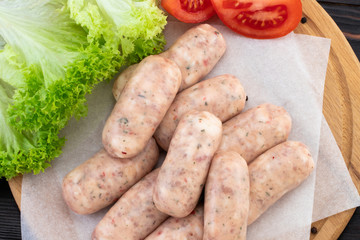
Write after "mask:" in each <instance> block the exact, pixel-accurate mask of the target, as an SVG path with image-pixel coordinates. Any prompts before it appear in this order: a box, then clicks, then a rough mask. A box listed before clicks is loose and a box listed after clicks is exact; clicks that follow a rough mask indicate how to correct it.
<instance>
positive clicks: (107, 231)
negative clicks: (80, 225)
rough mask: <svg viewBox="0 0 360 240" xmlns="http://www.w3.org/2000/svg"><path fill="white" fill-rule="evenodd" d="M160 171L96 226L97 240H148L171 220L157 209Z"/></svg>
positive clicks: (123, 198) (130, 193) (127, 194)
mask: <svg viewBox="0 0 360 240" xmlns="http://www.w3.org/2000/svg"><path fill="white" fill-rule="evenodd" d="M158 173H159V169H156V170H154V171H152V172H151V173H149V174H148V175H146V176H145V177H144V178H143V179H142V180H141V181H140V182H138V183H137V184H135V185H134V186H133V187H132V188H130V189H129V190H128V191H127V192H126V193H125V194H124V195H123V196H122V197H121V198H120V199H119V201H117V203H116V204H115V205H114V206H113V207H112V208H111V209H110V210H109V211H108V212H107V213H106V215H105V216H104V218H103V219H102V220H101V221H100V222H99V224H98V225H97V226H96V228H95V230H94V232H93V234H92V239H93V240H118V239H126V240H139V239H144V238H145V237H146V236H147V235H149V234H150V233H151V232H153V231H154V230H155V229H156V228H157V227H158V226H159V225H160V224H161V223H162V222H163V221H165V220H166V218H168V216H167V215H166V214H165V213H162V212H160V211H159V210H158V209H157V208H156V207H155V205H154V202H153V200H152V194H153V189H154V184H155V179H156V177H157V175H158Z"/></svg>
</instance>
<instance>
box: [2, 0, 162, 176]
mask: <svg viewBox="0 0 360 240" xmlns="http://www.w3.org/2000/svg"><path fill="white" fill-rule="evenodd" d="M165 24H166V18H165V16H164V14H163V13H162V11H161V10H160V9H158V8H157V6H156V4H155V3H154V2H153V1H147V0H146V1H129V0H119V1H115V0H103V1H78V0H74V1H72V0H69V1H68V2H66V1H61V0H55V1H54V0H29V1H20V0H13V1H11V0H4V1H1V2H0V26H1V27H0V36H1V37H0V49H1V50H0V64H1V68H0V81H1V82H0V83H1V84H0V94H1V95H2V97H1V98H0V101H1V102H0V114H1V115H0V121H1V122H0V123H1V125H0V137H1V143H0V177H3V176H4V177H6V178H11V177H13V176H16V175H17V174H19V173H27V172H33V173H35V174H36V173H39V172H40V171H43V170H44V169H45V168H46V167H48V166H50V164H49V162H50V161H51V160H52V159H53V158H55V157H57V156H59V155H60V154H61V147H62V146H63V144H64V142H65V139H64V138H59V137H58V135H59V132H60V130H61V129H62V128H64V127H65V126H66V124H67V123H68V121H69V119H70V118H72V117H76V118H80V117H83V116H85V115H86V113H87V105H86V98H85V96H86V95H87V94H90V93H91V91H92V89H93V88H94V86H96V84H97V83H99V82H100V81H103V80H106V79H111V78H112V77H113V76H114V75H115V74H116V73H117V72H118V71H119V69H120V68H121V67H122V66H124V65H129V64H132V63H134V62H138V61H140V60H141V59H142V58H144V57H146V56H148V55H151V54H157V53H159V52H160V51H161V50H162V49H163V47H164V45H165V40H164V36H163V35H162V30H163V28H164V26H165ZM5 93H6V94H5Z"/></svg>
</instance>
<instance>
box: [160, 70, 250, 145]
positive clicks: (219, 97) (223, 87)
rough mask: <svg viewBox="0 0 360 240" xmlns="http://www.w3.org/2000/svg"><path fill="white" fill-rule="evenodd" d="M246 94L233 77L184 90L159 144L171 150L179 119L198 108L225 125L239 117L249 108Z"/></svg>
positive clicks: (165, 123)
mask: <svg viewBox="0 0 360 240" xmlns="http://www.w3.org/2000/svg"><path fill="white" fill-rule="evenodd" d="M245 98H246V95H245V91H244V88H243V86H242V85H241V83H240V81H239V79H237V78H236V77H235V76H233V75H230V74H225V75H221V76H217V77H215V78H211V79H207V80H205V81H202V82H200V83H197V84H195V85H194V86H192V87H190V88H188V89H186V90H184V91H182V92H181V93H179V94H178V95H177V96H176V97H175V100H174V102H173V103H172V104H171V106H170V108H169V110H168V111H167V113H166V115H165V117H164V119H163V120H162V122H161V123H160V125H159V127H158V128H157V129H156V132H155V135H154V137H155V139H156V141H157V143H158V144H159V145H160V146H161V147H162V148H163V149H164V150H165V151H167V150H168V148H169V144H170V140H171V137H172V135H173V134H174V131H175V128H176V126H177V124H178V122H179V119H180V118H181V116H182V115H183V114H185V113H186V112H188V111H190V110H192V109H194V110H198V111H208V112H211V113H212V114H214V115H215V116H216V117H218V118H219V119H220V120H221V121H222V122H224V121H226V120H228V119H229V118H231V117H233V116H235V115H236V114H239V113H240V112H241V110H242V109H243V108H244V106H245Z"/></svg>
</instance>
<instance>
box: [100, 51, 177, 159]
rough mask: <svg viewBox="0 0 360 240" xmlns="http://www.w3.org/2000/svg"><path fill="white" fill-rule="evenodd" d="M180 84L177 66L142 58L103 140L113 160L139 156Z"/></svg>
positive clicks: (156, 59) (105, 129)
mask: <svg viewBox="0 0 360 240" xmlns="http://www.w3.org/2000/svg"><path fill="white" fill-rule="evenodd" d="M180 82H181V73H180V70H179V68H178V66H177V65H176V64H175V63H174V62H172V61H171V60H169V59H165V58H163V57H160V56H154V55H153V56H149V57H146V58H144V59H143V60H142V61H141V62H140V63H139V65H138V66H137V67H136V69H135V71H134V72H133V74H132V75H131V79H130V80H129V82H128V83H127V84H126V86H125V88H124V90H123V92H122V93H121V95H120V97H119V100H118V101H117V103H116V105H115V107H114V109H113V111H112V113H111V115H110V117H109V118H108V119H107V121H106V124H105V127H104V130H103V134H102V140H103V145H104V148H105V150H106V151H107V152H108V153H109V154H110V155H111V156H114V157H119V158H129V157H133V156H135V155H137V154H138V153H139V152H141V151H142V150H143V149H144V147H145V145H146V143H147V142H148V141H149V139H150V138H151V136H152V135H153V134H154V132H155V130H156V128H157V127H158V125H159V124H160V122H161V120H162V119H163V117H164V115H165V114H166V111H167V110H168V108H169V107H170V105H171V103H172V101H173V100H174V98H175V95H176V93H177V91H178V89H179V86H180Z"/></svg>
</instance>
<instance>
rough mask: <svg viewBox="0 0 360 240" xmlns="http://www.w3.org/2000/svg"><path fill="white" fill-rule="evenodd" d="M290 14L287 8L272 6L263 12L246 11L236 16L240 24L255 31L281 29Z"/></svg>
mask: <svg viewBox="0 0 360 240" xmlns="http://www.w3.org/2000/svg"><path fill="white" fill-rule="evenodd" d="M287 17H288V14H287V11H286V6H284V5H280V6H272V7H267V8H264V9H263V10H262V11H255V12H251V11H244V12H240V13H239V14H238V15H237V16H236V21H238V22H239V24H245V25H247V26H249V27H251V28H254V29H258V30H261V29H264V30H265V29H267V28H273V27H279V26H280V25H281V24H283V23H284V22H285V21H286V20H287Z"/></svg>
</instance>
